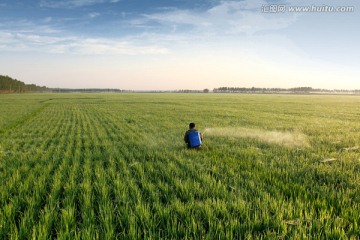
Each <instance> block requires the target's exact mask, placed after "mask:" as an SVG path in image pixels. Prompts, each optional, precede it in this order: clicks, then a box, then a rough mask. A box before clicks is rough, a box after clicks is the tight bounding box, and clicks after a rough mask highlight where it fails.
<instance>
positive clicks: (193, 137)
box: [188, 131, 201, 148]
mask: <svg viewBox="0 0 360 240" xmlns="http://www.w3.org/2000/svg"><path fill="white" fill-rule="evenodd" d="M188 136H189V145H190V147H191V148H194V147H199V146H200V145H201V137H200V133H199V132H197V131H196V132H189V133H188Z"/></svg>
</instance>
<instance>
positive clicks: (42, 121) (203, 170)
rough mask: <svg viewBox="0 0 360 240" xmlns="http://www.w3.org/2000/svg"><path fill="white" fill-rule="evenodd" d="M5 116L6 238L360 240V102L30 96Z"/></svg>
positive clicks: (2, 225)
mask: <svg viewBox="0 0 360 240" xmlns="http://www.w3.org/2000/svg"><path fill="white" fill-rule="evenodd" d="M0 112H1V115H0V179H1V186H0V188H1V189H0V239H52V238H58V239H160V238H161V239H304V238H305V239H306V238H311V239H325V238H327V239H334V238H335V239H346V238H354V239H356V238H357V237H358V236H360V228H359V225H360V216H359V213H360V195H359V193H360V175H359V169H360V148H358V146H360V122H359V119H360V97H355V96H292V95H237V94H228V95H226V94H224V95H222V94H210V93H209V94H145V93H144V94H34V95H32V94H24V95H0ZM191 121H194V122H196V123H197V127H198V129H199V130H200V131H202V132H203V133H204V145H205V146H204V148H203V149H202V150H201V151H195V150H187V149H186V148H185V145H184V143H183V135H184V133H185V131H186V130H187V128H188V124H189V122H191Z"/></svg>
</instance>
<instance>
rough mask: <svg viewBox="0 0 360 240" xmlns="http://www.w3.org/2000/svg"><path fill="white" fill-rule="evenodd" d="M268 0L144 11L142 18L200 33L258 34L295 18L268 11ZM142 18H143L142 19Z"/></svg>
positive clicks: (283, 25) (172, 27)
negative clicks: (266, 7) (200, 8)
mask: <svg viewBox="0 0 360 240" xmlns="http://www.w3.org/2000/svg"><path fill="white" fill-rule="evenodd" d="M264 4H266V2H265V1H249V0H247V1H223V2H221V3H220V4H219V5H217V6H214V7H213V8H210V9H208V10H207V11H204V12H198V11H196V10H170V11H164V12H161V13H155V14H147V15H144V17H145V19H142V21H146V20H147V21H149V22H150V21H156V22H158V23H160V24H162V25H164V26H170V27H171V29H174V26H177V25H179V26H184V27H187V28H188V29H191V30H189V31H192V32H193V33H197V34H204V33H206V34H207V35H209V34H213V35H218V34H227V35H229V34H239V33H241V34H254V33H256V32H259V31H263V30H276V29H282V28H286V27H288V26H289V25H290V24H291V23H292V22H293V21H294V20H295V16H294V15H292V16H291V15H289V14H275V15H276V16H275V15H274V14H273V15H272V14H264V13H263V12H262V11H261V8H262V6H263V5H264ZM138 22H141V20H138Z"/></svg>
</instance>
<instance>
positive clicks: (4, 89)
mask: <svg viewBox="0 0 360 240" xmlns="http://www.w3.org/2000/svg"><path fill="white" fill-rule="evenodd" d="M49 91H51V90H50V89H49V88H47V87H39V86H36V85H35V84H25V83H23V82H21V81H19V80H16V79H13V78H11V77H9V76H3V75H0V93H26V92H49Z"/></svg>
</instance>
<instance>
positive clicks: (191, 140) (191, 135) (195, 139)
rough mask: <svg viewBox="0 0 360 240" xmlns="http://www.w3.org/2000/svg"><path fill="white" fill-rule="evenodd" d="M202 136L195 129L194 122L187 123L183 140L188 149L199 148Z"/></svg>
mask: <svg viewBox="0 0 360 240" xmlns="http://www.w3.org/2000/svg"><path fill="white" fill-rule="evenodd" d="M202 140H203V136H202V134H201V133H200V132H199V131H198V130H196V128H195V123H190V124H189V130H187V131H186V133H185V136H184V141H185V143H186V145H187V147H188V148H189V149H192V148H194V149H200V147H201V144H202Z"/></svg>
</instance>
